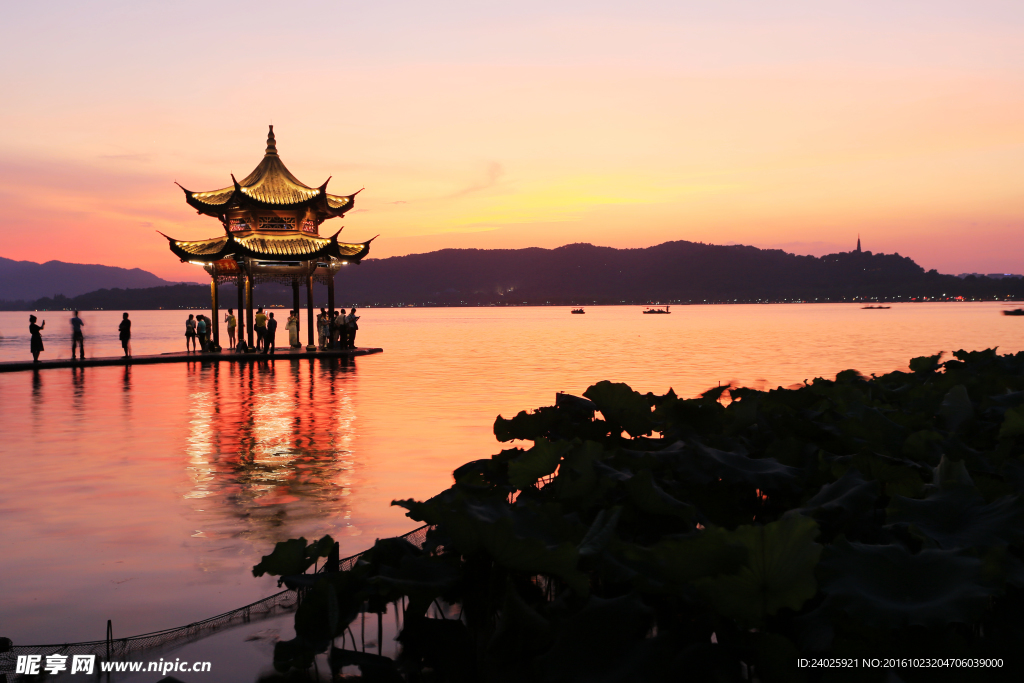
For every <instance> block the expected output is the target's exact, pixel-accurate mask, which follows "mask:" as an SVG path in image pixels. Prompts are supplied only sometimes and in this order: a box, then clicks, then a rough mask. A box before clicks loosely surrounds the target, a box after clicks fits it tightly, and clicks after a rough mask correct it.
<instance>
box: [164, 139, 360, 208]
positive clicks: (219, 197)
mask: <svg viewBox="0 0 1024 683" xmlns="http://www.w3.org/2000/svg"><path fill="white" fill-rule="evenodd" d="M231 180H232V183H233V184H232V185H231V186H229V187H224V188H221V189H219V190H209V191H206V192H192V191H190V190H187V189H185V188H184V187H182V188H181V189H182V190H184V192H185V201H187V202H188V203H189V205H190V206H192V207H193V208H195V209H196V210H198V211H199V212H200V213H204V214H207V215H210V216H219V215H221V214H223V213H224V212H225V211H226V210H228V209H233V208H242V207H245V206H255V207H257V208H268V209H301V208H306V207H311V208H314V209H319V211H320V212H321V213H322V214H324V218H325V219H327V218H334V217H335V216H341V215H344V213H345V212H346V211H348V210H349V209H351V208H352V206H353V204H354V202H355V196H356V194H359V193H358V192H356V193H353V194H351V195H335V194H329V193H328V192H327V183H328V182H329V181H330V178H328V179H327V180H326V181H324V183H323V185H321V186H320V187H310V186H309V185H306V184H305V183H303V182H302V181H301V180H299V179H298V178H296V177H295V176H294V175H293V174H292V172H291V171H289V170H288V167H287V166H285V165H284V162H283V161H281V157H280V156H279V155H278V153H277V140H276V139H275V137H274V127H273V126H270V132H269V133H268V135H267V150H266V153H265V154H264V156H263V159H262V160H261V161H260V163H259V165H257V166H256V168H255V169H253V171H252V173H250V174H249V175H247V176H246V177H245V178H243V179H242V180H241V181H238V180H235V177H234V175H232V176H231Z"/></svg>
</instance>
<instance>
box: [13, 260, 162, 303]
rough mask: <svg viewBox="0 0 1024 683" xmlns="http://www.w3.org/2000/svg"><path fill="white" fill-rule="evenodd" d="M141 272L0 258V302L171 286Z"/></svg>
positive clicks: (87, 265) (137, 270) (109, 267)
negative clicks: (99, 291) (117, 288)
mask: <svg viewBox="0 0 1024 683" xmlns="http://www.w3.org/2000/svg"><path fill="white" fill-rule="evenodd" d="M173 284H175V283H173V282H169V281H167V280H164V279H162V278H159V277H157V276H156V275H153V274H152V273H150V272H148V271H145V270H142V269H140V268H131V269H128V268H116V267H113V266H100V265H91V264H83V263H64V262H63V261H47V262H46V263H34V262H32V261H12V260H11V259H6V258H0V300H2V301H18V300H22V301H35V300H36V299H39V298H41V297H52V296H55V295H58V294H62V295H64V296H66V297H75V296H78V295H79V294H85V293H87V292H93V291H96V290H97V289H104V288H107V289H109V288H113V287H120V288H123V289H138V288H142V287H160V286H167V285H173Z"/></svg>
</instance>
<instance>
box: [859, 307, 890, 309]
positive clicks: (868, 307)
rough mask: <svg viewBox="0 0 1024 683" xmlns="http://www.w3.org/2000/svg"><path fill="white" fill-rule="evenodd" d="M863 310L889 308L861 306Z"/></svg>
mask: <svg viewBox="0 0 1024 683" xmlns="http://www.w3.org/2000/svg"><path fill="white" fill-rule="evenodd" d="M861 308H863V309H884V308H891V307H890V306H861Z"/></svg>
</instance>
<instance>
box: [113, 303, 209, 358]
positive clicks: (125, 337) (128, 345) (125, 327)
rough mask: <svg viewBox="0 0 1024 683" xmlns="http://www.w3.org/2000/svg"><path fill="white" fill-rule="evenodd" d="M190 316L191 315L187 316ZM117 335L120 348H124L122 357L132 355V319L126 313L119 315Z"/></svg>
mask: <svg viewBox="0 0 1024 683" xmlns="http://www.w3.org/2000/svg"><path fill="white" fill-rule="evenodd" d="M189 317H191V316H189ZM117 331H118V335H117V336H118V337H120V339H121V348H122V349H124V357H125V358H131V357H132V321H131V320H129V319H128V314H127V313H123V314H122V315H121V324H120V325H118V326H117Z"/></svg>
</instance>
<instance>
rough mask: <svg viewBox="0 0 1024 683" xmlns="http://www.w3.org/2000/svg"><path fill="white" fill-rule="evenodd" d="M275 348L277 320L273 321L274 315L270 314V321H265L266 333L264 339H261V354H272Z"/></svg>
mask: <svg viewBox="0 0 1024 683" xmlns="http://www.w3.org/2000/svg"><path fill="white" fill-rule="evenodd" d="M276 348H277V320H275V319H274V314H273V313H271V314H270V319H269V320H267V332H266V337H265V338H264V339H263V353H273V352H274V350H275V349H276Z"/></svg>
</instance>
